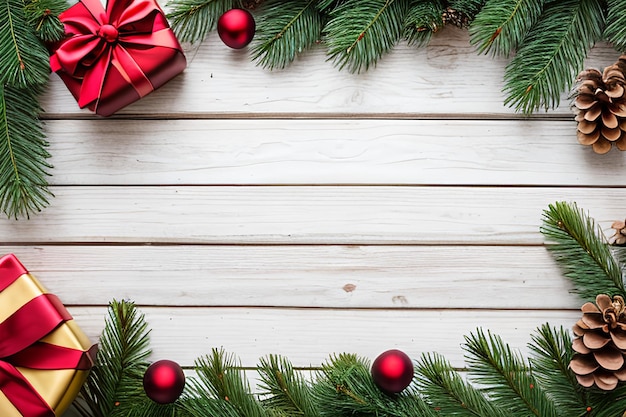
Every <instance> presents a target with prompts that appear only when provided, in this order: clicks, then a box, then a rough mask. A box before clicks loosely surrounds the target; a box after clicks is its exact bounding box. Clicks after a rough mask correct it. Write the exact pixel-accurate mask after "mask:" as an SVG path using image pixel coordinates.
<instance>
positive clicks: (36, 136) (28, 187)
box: [0, 84, 52, 219]
mask: <svg viewBox="0 0 626 417" xmlns="http://www.w3.org/2000/svg"><path fill="white" fill-rule="evenodd" d="M38 117H39V104H38V101H37V95H36V92H34V91H33V89H26V88H16V87H11V86H8V85H6V86H2V84H0V210H1V211H2V212H3V213H4V214H6V215H7V216H8V217H13V218H15V219H18V218H20V217H29V215H30V214H31V213H34V212H38V211H41V209H42V208H44V207H46V206H47V205H48V198H50V197H52V193H51V192H50V191H49V189H48V183H47V180H46V177H47V176H48V175H49V174H48V172H47V170H48V169H49V168H51V167H52V166H51V165H50V164H48V163H47V162H46V159H47V158H49V157H50V154H49V153H48V151H47V150H46V147H47V146H48V142H47V141H46V140H45V135H44V132H43V128H42V124H41V122H40V121H39V119H38Z"/></svg>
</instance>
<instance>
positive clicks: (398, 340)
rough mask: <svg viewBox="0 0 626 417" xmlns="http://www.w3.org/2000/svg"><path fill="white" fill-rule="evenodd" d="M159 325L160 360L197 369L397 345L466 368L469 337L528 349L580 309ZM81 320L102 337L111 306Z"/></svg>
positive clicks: (302, 362)
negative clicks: (225, 361)
mask: <svg viewBox="0 0 626 417" xmlns="http://www.w3.org/2000/svg"><path fill="white" fill-rule="evenodd" d="M141 310H142V311H143V312H144V313H145V315H146V319H147V321H148V323H149V325H150V327H151V328H152V332H151V334H150V335H151V340H152V347H153V358H154V359H162V358H167V359H171V360H175V361H177V362H179V363H180V364H181V365H183V366H189V365H191V364H192V363H193V360H194V359H195V358H197V357H198V356H201V355H204V354H207V353H209V352H210V350H211V348H213V347H217V348H220V347H224V349H226V350H227V351H229V352H232V353H234V354H236V355H237V356H238V357H239V358H240V359H241V363H242V365H243V366H244V367H253V366H255V365H256V364H257V363H258V359H259V358H260V357H262V356H264V355H267V354H270V353H276V354H281V355H285V356H287V357H288V358H289V359H290V360H291V361H292V362H293V364H294V365H295V366H298V367H310V366H313V367H316V366H319V365H320V364H321V363H322V361H324V360H325V359H327V358H328V356H329V355H330V354H331V353H341V352H351V353H357V354H359V355H362V356H365V357H368V358H372V359H373V358H375V357H376V356H377V355H378V354H380V353H381V352H383V351H385V350H387V349H392V348H397V349H401V350H403V351H405V352H406V353H407V354H408V355H409V356H411V357H414V358H417V357H418V356H419V355H420V354H421V353H423V352H431V351H436V352H439V353H441V354H444V355H446V357H448V359H449V360H450V361H451V362H452V364H453V365H454V366H457V367H462V366H463V364H464V362H463V355H462V350H461V348H460V345H461V344H462V343H463V335H466V334H469V333H470V332H472V331H474V330H475V329H476V328H478V327H482V328H484V329H490V330H491V331H492V332H493V333H495V334H498V335H500V336H501V337H502V338H503V339H504V340H505V341H507V342H508V343H510V344H511V346H513V347H515V348H518V349H521V350H522V351H524V352H526V349H525V346H526V344H527V343H528V342H529V341H530V336H529V335H530V334H531V332H533V331H534V330H535V329H536V328H537V327H538V326H541V325H542V324H544V323H546V322H549V323H550V324H551V325H553V326H561V325H562V326H564V327H565V328H570V327H571V326H572V325H573V324H574V323H575V322H576V321H577V320H578V319H579V318H580V315H581V313H580V311H579V310H577V311H545V310H539V311H525V310H518V311H515V310H493V311H483V310H469V311H468V310H407V309H404V310H327V309H277V308H273V309H272V308H182V307H178V308H154V307H143V308H142V309H141ZM70 312H71V313H72V315H73V316H74V318H75V320H76V321H77V323H78V324H79V325H80V326H81V327H82V328H83V330H85V332H86V333H87V334H88V335H89V336H90V337H91V338H92V340H94V341H95V340H97V338H98V335H99V334H100V332H101V329H102V327H103V323H104V315H105V309H104V308H103V307H73V308H71V309H70Z"/></svg>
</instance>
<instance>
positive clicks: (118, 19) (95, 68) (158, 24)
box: [50, 0, 180, 108]
mask: <svg viewBox="0 0 626 417" xmlns="http://www.w3.org/2000/svg"><path fill="white" fill-rule="evenodd" d="M59 18H60V19H61V21H62V22H63V23H64V25H65V31H66V34H67V35H69V36H70V37H69V38H68V39H66V40H65V41H64V42H63V43H62V44H61V45H60V46H59V48H58V49H57V50H56V51H55V52H54V54H52V56H51V57H50V67H51V68H52V71H54V72H57V71H59V70H63V71H64V72H66V73H68V74H70V75H72V76H74V77H77V78H83V82H82V84H81V88H80V94H79V99H78V105H79V106H80V107H81V108H82V107H85V106H87V105H89V104H91V103H93V102H95V103H96V108H97V103H98V101H99V98H100V97H101V95H102V90H103V88H104V83H105V81H106V78H107V74H108V73H109V71H111V70H112V69H113V68H114V69H116V70H117V71H118V72H119V73H120V75H121V76H122V77H123V78H124V80H125V81H126V82H127V83H128V84H129V85H131V86H132V87H133V89H134V90H135V91H136V92H137V93H138V94H139V96H140V97H143V96H145V95H146V94H148V93H150V92H151V91H153V90H154V86H153V85H152V82H151V81H150V79H149V78H148V76H147V75H146V74H145V73H144V71H143V70H142V68H141V66H140V65H139V63H138V62H137V60H136V59H135V58H134V57H133V55H132V53H131V52H130V51H132V50H133V49H146V48H151V47H166V48H172V49H177V50H180V44H179V43H178V40H177V39H176V37H175V36H174V33H173V32H172V31H171V30H170V29H169V27H168V26H167V22H166V21H165V20H164V18H163V12H162V10H161V9H160V8H159V6H158V5H157V3H156V2H155V1H154V0H109V2H108V4H107V8H106V11H105V10H104V8H103V7H102V4H101V3H100V1H99V0H80V2H79V3H77V4H76V5H74V6H72V7H70V8H69V9H67V10H66V11H65V12H63V13H61V15H60V16H59Z"/></svg>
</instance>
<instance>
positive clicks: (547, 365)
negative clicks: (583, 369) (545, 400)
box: [528, 324, 591, 416]
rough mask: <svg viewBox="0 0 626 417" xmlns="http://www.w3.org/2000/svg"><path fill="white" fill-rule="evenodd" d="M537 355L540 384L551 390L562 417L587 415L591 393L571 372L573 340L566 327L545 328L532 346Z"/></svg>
mask: <svg viewBox="0 0 626 417" xmlns="http://www.w3.org/2000/svg"><path fill="white" fill-rule="evenodd" d="M528 347H529V348H530V350H531V352H532V353H533V356H532V357H531V358H530V363H531V365H532V369H533V375H534V376H535V378H536V379H537V381H538V382H539V383H540V384H541V385H542V386H544V387H546V388H547V389H548V390H547V392H546V395H547V396H548V397H549V398H550V399H551V400H552V401H554V403H555V404H556V406H557V408H558V410H559V414H560V415H562V416H577V415H583V414H584V413H585V412H586V411H587V407H588V406H590V405H591V404H590V402H589V397H588V395H587V390H585V389H584V388H583V387H582V386H581V385H580V384H579V383H578V381H577V380H576V377H575V376H574V373H573V372H572V371H571V370H570V369H569V363H570V361H571V360H572V357H573V356H574V351H573V350H572V339H571V337H570V334H569V332H567V331H566V330H565V329H563V327H561V328H560V329H555V328H552V327H551V326H550V325H548V324H544V325H543V326H541V327H540V328H539V329H537V331H536V332H535V334H533V335H532V343H529V345H528Z"/></svg>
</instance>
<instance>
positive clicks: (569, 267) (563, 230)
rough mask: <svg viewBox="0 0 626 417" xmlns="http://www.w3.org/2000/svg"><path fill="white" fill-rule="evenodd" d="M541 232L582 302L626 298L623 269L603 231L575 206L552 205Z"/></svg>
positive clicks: (564, 204) (564, 203)
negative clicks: (615, 296) (599, 298)
mask: <svg viewBox="0 0 626 417" xmlns="http://www.w3.org/2000/svg"><path fill="white" fill-rule="evenodd" d="M541 232H542V233H543V234H544V236H545V237H546V239H547V240H548V242H549V243H550V244H549V245H548V249H549V250H550V252H551V253H552V255H553V256H554V259H555V260H556V261H557V263H558V264H559V266H560V267H561V269H562V270H563V273H564V275H565V276H566V277H567V278H569V279H570V280H571V281H572V282H573V284H574V290H573V291H574V292H575V293H577V294H578V295H579V296H580V297H581V298H582V299H583V301H594V300H595V298H596V296H597V295H598V294H603V293H604V294H608V295H609V296H614V295H621V296H626V291H625V289H624V282H623V278H622V271H621V268H620V266H619V264H618V262H617V260H616V259H615V258H614V256H613V254H612V253H611V250H610V248H609V246H608V244H607V241H606V238H605V237H604V235H603V233H602V230H601V229H600V227H599V226H598V225H596V223H595V221H594V220H593V218H591V217H589V215H588V214H586V213H585V212H584V211H583V210H582V209H580V208H578V206H577V205H576V203H567V202H555V203H554V204H550V205H549V207H548V209H547V210H545V211H544V218H543V226H542V227H541Z"/></svg>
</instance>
